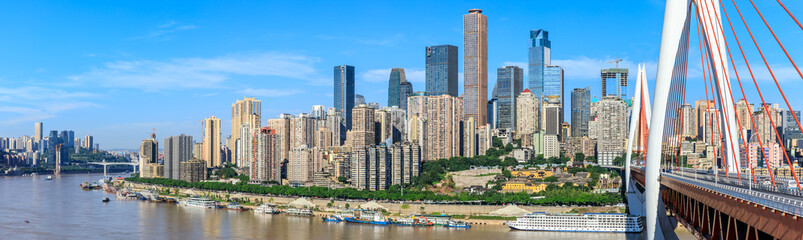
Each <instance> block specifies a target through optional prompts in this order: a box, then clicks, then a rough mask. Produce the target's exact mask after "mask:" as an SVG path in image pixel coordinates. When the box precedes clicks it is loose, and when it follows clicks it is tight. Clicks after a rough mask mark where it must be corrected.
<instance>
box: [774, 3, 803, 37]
mask: <svg viewBox="0 0 803 240" xmlns="http://www.w3.org/2000/svg"><path fill="white" fill-rule="evenodd" d="M778 4H781V7H782V8H783V10H786V13H788V14H789V16H790V17H792V20H795V23H797V26H798V27H800V29H801V30H803V25H800V22H798V21H797V18H795V15H792V12H790V11H789V9H786V6H784V5H783V3H781V0H778Z"/></svg>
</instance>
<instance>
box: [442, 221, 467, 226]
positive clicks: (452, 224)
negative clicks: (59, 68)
mask: <svg viewBox="0 0 803 240" xmlns="http://www.w3.org/2000/svg"><path fill="white" fill-rule="evenodd" d="M443 226H444V227H450V228H471V224H468V223H467V222H463V221H456V220H449V222H447V223H446V224H444V225H443Z"/></svg>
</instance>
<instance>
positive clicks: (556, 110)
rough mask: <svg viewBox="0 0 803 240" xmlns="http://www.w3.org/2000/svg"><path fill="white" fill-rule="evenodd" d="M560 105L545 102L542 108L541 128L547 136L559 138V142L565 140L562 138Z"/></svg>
mask: <svg viewBox="0 0 803 240" xmlns="http://www.w3.org/2000/svg"><path fill="white" fill-rule="evenodd" d="M560 115H561V112H560V105H559V104H558V103H551V102H549V101H547V102H544V103H543V104H542V107H541V126H542V129H543V130H544V132H545V134H547V135H555V136H558V138H557V139H558V141H560V140H561V139H563V138H564V137H563V136H561V124H562V123H563V122H561V121H560V119H561V117H560Z"/></svg>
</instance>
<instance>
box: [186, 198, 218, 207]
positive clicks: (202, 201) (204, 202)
mask: <svg viewBox="0 0 803 240" xmlns="http://www.w3.org/2000/svg"><path fill="white" fill-rule="evenodd" d="M179 203H180V204H181V205H184V206H188V207H198V208H215V201H212V200H209V199H208V198H185V199H182V200H181V201H179Z"/></svg>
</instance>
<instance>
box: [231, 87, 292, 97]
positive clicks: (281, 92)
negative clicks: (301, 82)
mask: <svg viewBox="0 0 803 240" xmlns="http://www.w3.org/2000/svg"><path fill="white" fill-rule="evenodd" d="M302 92H304V91H302V90H300V89H265V88H257V89H254V88H247V89H245V90H241V91H238V93H240V94H244V95H248V96H256V97H286V96H290V95H296V94H299V93H302Z"/></svg>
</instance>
